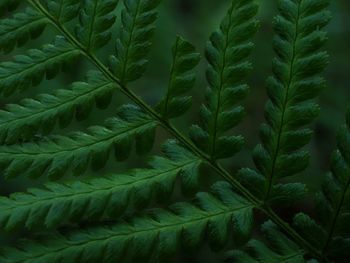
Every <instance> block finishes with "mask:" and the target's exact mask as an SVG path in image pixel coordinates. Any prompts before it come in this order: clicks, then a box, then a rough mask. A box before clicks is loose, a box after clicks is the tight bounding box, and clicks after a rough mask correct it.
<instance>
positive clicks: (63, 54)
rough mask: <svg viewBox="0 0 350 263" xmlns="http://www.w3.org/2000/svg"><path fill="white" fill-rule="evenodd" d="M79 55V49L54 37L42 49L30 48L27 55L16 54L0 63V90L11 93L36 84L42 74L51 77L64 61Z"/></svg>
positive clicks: (42, 76)
mask: <svg viewBox="0 0 350 263" xmlns="http://www.w3.org/2000/svg"><path fill="white" fill-rule="evenodd" d="M79 55H80V51H79V50H77V49H76V48H74V47H73V46H71V45H70V44H68V43H67V41H66V40H65V39H64V37H56V39H55V41H54V42H53V43H52V44H49V45H45V46H43V48H42V49H31V50H29V52H28V53H27V55H17V56H15V58H14V61H10V62H2V63H0V92H2V93H3V94H5V95H11V94H12V93H13V92H15V91H16V90H23V89H28V88H30V87H32V86H36V85H38V84H39V83H40V82H41V81H42V79H43V78H44V76H46V78H47V79H51V78H53V77H54V76H55V75H56V74H57V73H58V72H59V71H60V69H61V68H62V67H63V66H64V64H65V63H68V62H69V61H72V60H73V59H74V58H76V57H77V56H79Z"/></svg>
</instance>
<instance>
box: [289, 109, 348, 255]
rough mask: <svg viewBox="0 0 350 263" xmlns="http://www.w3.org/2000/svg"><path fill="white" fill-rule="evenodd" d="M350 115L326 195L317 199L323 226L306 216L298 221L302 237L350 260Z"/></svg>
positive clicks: (326, 252)
mask: <svg viewBox="0 0 350 263" xmlns="http://www.w3.org/2000/svg"><path fill="white" fill-rule="evenodd" d="M349 125H350V112H349V113H348V116H347V125H344V126H343V127H342V128H340V130H339V132H338V150H337V151H335V152H334V154H333V156H332V160H331V172H330V173H329V174H327V176H326V178H325V180H324V183H323V189H322V192H320V193H319V195H318V196H317V203H318V214H319V220H320V221H321V224H320V225H319V224H317V223H316V222H315V221H314V220H313V219H311V218H310V217H309V216H307V215H305V214H299V215H297V216H296V217H295V219H294V221H295V225H296V227H297V228H298V229H299V231H300V233H301V234H302V235H304V236H305V238H306V239H308V240H310V242H312V243H313V244H314V246H316V247H318V248H319V249H320V250H321V251H322V253H323V254H324V255H325V256H331V257H332V258H338V259H342V258H349V257H350V226H349V219H350V218H349V215H350V208H349V202H350V189H349V188H350V131H349V129H350V128H349V127H350V126H349Z"/></svg>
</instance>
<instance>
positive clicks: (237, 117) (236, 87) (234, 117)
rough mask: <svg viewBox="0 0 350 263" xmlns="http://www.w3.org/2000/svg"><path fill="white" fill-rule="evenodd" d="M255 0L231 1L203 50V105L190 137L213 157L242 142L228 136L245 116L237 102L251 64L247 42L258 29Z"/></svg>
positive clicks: (236, 148) (244, 92)
mask: <svg viewBox="0 0 350 263" xmlns="http://www.w3.org/2000/svg"><path fill="white" fill-rule="evenodd" d="M257 10H258V6H257V4H256V2H255V1H254V0H249V1H247V0H238V1H232V5H231V7H230V9H229V10H228V13H227V15H226V17H225V18H224V20H223V21H222V23H221V26H220V30H219V31H218V32H215V33H213V34H212V35H211V37H210V41H209V43H208V45H207V49H206V57H207V60H208V63H209V68H208V70H207V80H208V82H209V86H210V88H209V89H208V90H207V92H206V104H205V105H203V106H202V108H201V119H202V121H203V123H202V124H201V126H194V127H192V129H191V138H192V140H193V141H194V142H195V143H196V145H197V146H198V147H200V148H201V149H202V150H204V151H205V152H206V153H208V155H210V157H211V158H212V159H213V160H216V159H224V158H229V157H232V156H233V155H234V154H235V153H237V152H238V151H239V150H240V149H241V148H242V146H243V144H244V139H243V137H242V136H231V135H227V132H228V131H231V129H232V128H234V127H235V126H237V125H238V123H239V122H240V121H241V120H242V118H243V117H244V115H245V112H244V108H243V107H242V106H240V105H238V104H239V103H240V102H241V100H242V99H243V98H245V96H246V95H247V92H248V90H249V88H248V86H247V85H245V84H243V82H244V80H245V77H246V75H247V73H248V72H249V71H250V69H251V63H250V62H248V61H247V58H248V56H249V54H250V53H251V51H252V49H253V46H254V45H253V44H252V43H251V42H250V41H251V38H252V37H253V36H254V34H255V32H256V31H257V28H258V26H257V25H258V23H257V20H256V19H255V16H256V13H257Z"/></svg>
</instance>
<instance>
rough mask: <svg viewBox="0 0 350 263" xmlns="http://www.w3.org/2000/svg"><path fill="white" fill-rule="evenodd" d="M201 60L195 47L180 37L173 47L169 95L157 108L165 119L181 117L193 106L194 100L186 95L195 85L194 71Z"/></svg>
mask: <svg viewBox="0 0 350 263" xmlns="http://www.w3.org/2000/svg"><path fill="white" fill-rule="evenodd" d="M199 60H200V54H199V53H196V52H195V47H194V46H193V45H192V44H191V43H189V42H188V41H186V40H184V39H183V38H181V37H179V36H178V37H177V38H176V41H175V44H174V46H173V64H172V67H171V72H170V79H169V86H168V90H167V94H166V96H165V98H164V99H162V101H161V102H160V103H159V105H158V106H157V109H158V110H159V111H160V113H161V114H162V116H163V117H164V118H165V119H172V118H176V117H179V116H181V115H183V114H184V113H186V111H187V110H188V109H189V107H190V106H191V104H192V98H191V97H189V96H184V94H186V93H187V92H188V91H189V90H191V89H192V88H193V86H194V84H195V74H194V73H193V69H194V68H195V67H196V66H197V65H198V63H199Z"/></svg>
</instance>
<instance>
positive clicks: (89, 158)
mask: <svg viewBox="0 0 350 263" xmlns="http://www.w3.org/2000/svg"><path fill="white" fill-rule="evenodd" d="M154 128H155V122H154V120H152V119H150V118H149V117H148V116H147V115H145V114H144V113H142V112H141V111H140V110H139V109H138V108H136V107H134V106H127V107H124V108H122V109H121V110H120V112H119V117H117V118H110V119H108V120H106V122H105V126H93V127H90V128H89V130H88V132H87V133H84V132H75V133H73V134H71V135H70V136H58V135H57V136H51V137H46V138H45V140H42V141H38V142H28V143H24V144H22V145H11V146H0V159H1V160H0V166H1V167H3V169H4V175H5V176H7V177H13V176H18V175H19V174H21V175H26V176H30V177H38V176H42V175H43V174H45V173H46V174H47V176H48V177H50V178H52V179H53V178H58V177H61V176H62V175H63V174H64V173H65V172H66V171H67V169H68V168H69V167H72V168H73V173H74V174H76V175H80V174H82V173H83V172H85V170H86V169H87V168H88V164H89V163H90V162H91V164H92V167H93V168H94V169H99V168H101V167H103V166H104V165H105V163H106V161H107V159H108V156H109V153H110V150H111V148H112V146H114V147H115V155H116V158H117V159H119V160H124V159H125V158H126V157H127V156H128V154H129V152H130V148H131V143H132V138H135V139H136V149H137V152H138V153H139V154H143V153H145V152H148V151H149V150H150V149H151V148H152V146H153V137H154Z"/></svg>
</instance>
